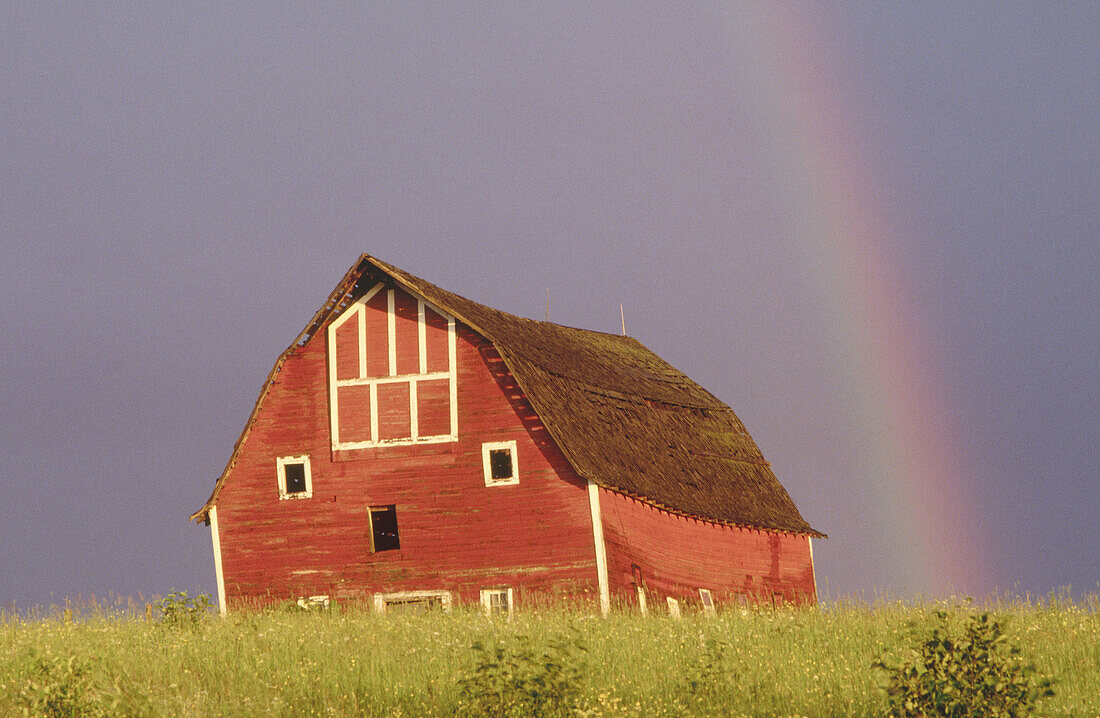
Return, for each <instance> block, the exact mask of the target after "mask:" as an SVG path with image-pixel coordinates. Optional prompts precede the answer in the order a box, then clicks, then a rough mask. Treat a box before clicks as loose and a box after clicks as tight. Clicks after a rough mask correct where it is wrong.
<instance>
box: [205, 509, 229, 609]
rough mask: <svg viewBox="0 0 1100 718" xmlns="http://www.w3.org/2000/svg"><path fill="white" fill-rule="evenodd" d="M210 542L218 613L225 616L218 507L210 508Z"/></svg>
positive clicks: (223, 575)
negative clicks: (216, 589)
mask: <svg viewBox="0 0 1100 718" xmlns="http://www.w3.org/2000/svg"><path fill="white" fill-rule="evenodd" d="M209 516H210V540H211V542H212V543H213V544H214V576H215V577H216V578H217V582H218V613H219V614H220V615H222V616H224V615H225V614H226V611H227V607H226V605H225V574H223V573H222V538H221V534H220V533H219V532H218V507H217V506H211V507H210V514H209Z"/></svg>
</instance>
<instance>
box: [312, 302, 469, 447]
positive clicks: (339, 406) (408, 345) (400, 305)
mask: <svg viewBox="0 0 1100 718" xmlns="http://www.w3.org/2000/svg"><path fill="white" fill-rule="evenodd" d="M455 336H456V335H455V320H454V317H452V316H450V315H448V314H445V313H444V312H443V311H441V310H439V309H437V308H435V307H434V306H432V305H431V304H430V303H428V302H426V301H424V300H423V299H421V298H418V297H415V296H413V295H412V294H409V293H408V292H405V291H404V290H402V289H398V288H392V287H386V286H385V285H383V284H378V285H375V286H374V287H373V288H372V289H371V290H370V291H368V292H367V293H365V294H364V295H363V296H362V297H360V298H359V299H358V300H356V301H355V302H353V303H352V304H351V306H349V307H348V308H347V309H345V310H344V312H343V313H342V314H341V315H340V316H339V317H337V318H336V319H335V320H334V321H333V322H332V323H331V324H330V325H329V327H328V385H329V424H330V427H331V431H332V448H333V450H341V449H344V450H346V449H362V448H367V447H373V446H388V445H401V444H430V443H439V442H446V441H456V440H457V439H458V409H457V385H456V369H455V363H456V359H455V357H456V352H457V344H456V338H455Z"/></svg>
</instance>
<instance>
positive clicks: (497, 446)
mask: <svg viewBox="0 0 1100 718" xmlns="http://www.w3.org/2000/svg"><path fill="white" fill-rule="evenodd" d="M501 449H507V450H508V452H509V454H511V456H512V475H511V476H509V477H507V478H503V479H494V478H493V467H492V462H491V461H490V460H489V457H490V452H493V451H499V450H501ZM481 470H482V474H483V475H484V477H485V485H486V486H507V485H508V484H518V483H519V455H518V454H517V452H516V442H515V441H514V440H513V441H487V442H485V443H484V444H482V445H481Z"/></svg>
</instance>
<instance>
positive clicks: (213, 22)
mask: <svg viewBox="0 0 1100 718" xmlns="http://www.w3.org/2000/svg"><path fill="white" fill-rule="evenodd" d="M761 7H762V6H759V5H750V6H741V7H738V8H735V9H732V10H731V9H729V8H728V7H727V6H726V4H724V3H720V4H716V5H714V6H705V5H702V6H696V9H694V10H690V11H688V10H684V9H683V8H680V7H677V8H675V9H670V10H667V11H662V10H654V9H649V10H644V11H641V10H638V9H637V8H635V9H633V10H631V11H630V12H626V11H619V10H613V9H608V8H603V9H599V8H596V9H593V8H588V9H577V8H575V7H572V6H568V7H553V6H549V5H546V4H531V5H525V6H519V5H516V4H512V3H508V4H502V5H500V6H498V7H496V8H493V9H488V8H485V9H469V8H465V7H460V6H455V7H452V8H451V9H447V10H439V9H438V8H430V9H429V8H426V7H424V8H421V9H409V8H407V7H406V6H405V5H399V6H396V7H391V8H384V9H377V10H376V9H371V10H363V9H360V8H358V7H357V5H354V4H348V5H335V4H325V5H322V6H320V7H316V6H314V7H311V8H310V9H309V10H305V9H303V8H304V6H302V5H300V4H290V3H288V4H268V3H255V4H231V5H229V6H228V7H227V5H226V4H223V3H212V4H209V5H206V6H194V5H188V6H187V8H184V7H182V6H178V5H173V4H164V3H153V4H133V5H129V6H119V5H115V4H110V5H109V6H108V7H100V6H99V4H73V5H71V6H67V5H63V4H60V3H58V4H51V5H44V6H40V5H36V4H35V5H32V4H25V3H6V4H5V6H4V8H3V9H0V320H2V324H0V326H3V327H4V329H5V335H6V341H4V342H3V343H2V344H0V448H2V449H3V462H2V464H0V466H2V469H0V527H2V528H0V604H2V605H5V606H6V605H11V604H12V603H14V604H15V605H16V606H17V607H27V606H30V605H33V604H36V603H46V602H50V601H54V602H57V601H60V600H61V599H63V597H65V596H76V595H77V594H82V595H84V596H87V595H89V594H92V593H94V594H97V595H99V596H103V595H106V594H108V593H110V592H114V593H116V594H120V595H124V596H127V595H132V596H135V597H136V596H137V595H138V594H139V593H141V594H143V595H145V596H150V595H153V594H158V593H164V592H166V591H168V590H171V589H174V588H175V589H187V590H190V591H192V592H197V591H213V589H214V572H213V561H212V554H211V549H210V536H209V531H208V530H207V529H205V528H203V527H200V526H194V525H192V524H188V523H187V516H188V514H190V513H191V512H192V511H194V510H196V509H197V508H198V507H199V506H200V505H201V504H202V502H203V501H204V500H205V499H206V497H207V495H208V494H209V491H210V488H211V487H212V485H213V482H214V480H215V478H216V477H217V476H218V474H220V472H221V470H222V468H223V466H224V463H225V461H226V460H227V458H228V456H229V452H230V450H231V449H232V446H233V443H234V441H235V440H236V438H237V436H238V434H239V432H240V430H241V428H242V427H243V424H244V421H245V419H246V418H247V416H248V413H249V411H250V410H251V407H252V404H253V402H254V401H255V399H256V396H257V393H258V390H259V388H260V385H261V383H262V382H263V380H264V377H265V376H266V374H267V372H268V370H269V369H270V367H271V365H272V364H273V363H274V360H275V358H276V357H277V355H278V354H279V352H280V351H282V350H283V349H284V348H285V347H286V346H287V345H288V344H289V343H290V341H291V340H292V339H293V338H294V337H295V336H296V335H297V334H298V332H299V331H300V330H301V329H302V328H303V327H304V326H305V324H306V322H307V320H308V319H309V318H310V317H311V316H312V314H313V312H314V311H316V309H317V308H318V307H319V306H320V305H321V303H322V301H323V300H324V298H325V297H326V296H327V294H328V292H329V291H330V290H331V289H332V287H333V286H334V285H335V283H336V282H337V281H338V279H339V278H340V276H341V275H342V273H343V272H344V271H345V270H346V269H347V267H348V266H350V265H351V264H352V262H353V261H354V260H355V258H356V257H357V256H358V254H359V253H360V252H363V251H366V252H369V253H371V254H374V255H375V256H378V257H380V258H382V259H384V260H386V261H388V262H391V263H393V264H396V265H397V266H399V267H402V268H404V269H407V270H409V271H411V272H413V273H414V274H418V275H420V276H422V277H424V278H426V279H428V280H430V281H432V282H435V283H437V284H439V285H441V286H443V287H445V288H447V289H450V290H452V291H456V292H458V293H460V294H463V295H466V296H468V297H470V298H472V299H475V300H478V301H481V302H483V303H486V304H489V305H491V306H494V307H497V308H500V309H503V310H506V311H511V312H513V313H516V314H521V315H525V316H531V317H536V318H542V316H543V314H544V312H545V301H546V291H547V290H548V289H549V291H550V294H551V304H552V306H551V318H552V319H553V320H554V321H557V322H559V323H562V324H569V325H574V326H581V327H585V328H589V329H598V330H603V331H617V330H618V325H619V303H620V302H622V303H623V304H624V305H625V312H626V318H627V329H628V331H629V333H630V334H632V335H633V336H636V337H637V338H639V339H640V340H641V341H642V342H643V343H645V344H646V345H647V346H649V347H650V348H652V349H653V350H654V351H656V352H657V353H658V354H660V355H662V356H663V357H664V358H666V359H668V360H669V361H670V362H672V363H673V364H674V365H676V366H677V367H679V368H680V369H682V370H683V371H685V372H686V373H687V374H688V375H689V376H691V377H693V378H694V379H696V380H697V381H698V382H700V383H701V384H702V385H703V386H704V387H706V388H707V389H709V390H710V391H712V392H713V393H714V394H716V395H717V396H718V397H719V398H721V399H723V400H724V401H726V402H727V403H729V404H730V405H731V406H732V407H733V408H734V409H735V410H736V411H737V412H738V414H739V415H740V417H741V418H742V420H743V421H744V422H745V423H746V424H747V426H748V428H749V431H750V432H751V433H752V434H753V436H754V438H755V439H756V440H757V443H758V444H760V446H761V448H762V449H763V451H764V453H765V455H766V456H767V457H768V458H769V459H770V460H771V461H772V464H773V466H774V468H775V470H776V473H777V475H778V476H779V479H780V481H781V482H782V483H783V484H784V485H785V486H786V487H787V489H788V491H789V492H790V493H791V495H792V496H793V498H794V499H795V501H796V503H797V504H798V506H799V508H800V510H801V511H802V513H803V515H804V516H805V517H806V518H807V519H808V520H809V521H810V523H811V524H812V525H814V526H815V527H816V528H819V529H820V530H822V531H825V532H826V533H828V534H829V535H830V539H829V540H827V541H821V542H817V543H815V547H814V549H815V558H816V561H817V569H818V580H819V585H821V587H822V589H823V590H825V591H826V592H827V593H828V594H829V595H831V596H837V595H844V594H848V593H853V592H855V593H859V592H862V593H864V594H867V595H869V594H870V593H871V592H873V591H875V590H883V591H887V592H896V593H901V594H904V595H912V594H914V593H917V592H926V593H932V594H935V593H938V592H942V591H944V590H948V589H956V590H959V591H966V592H970V593H974V594H987V593H989V592H992V591H996V590H1001V591H1019V592H1023V591H1030V592H1032V593H1033V594H1034V593H1038V594H1045V593H1047V592H1049V591H1051V590H1054V589H1057V588H1058V587H1061V586H1064V585H1067V584H1072V586H1073V588H1074V590H1075V591H1080V592H1085V591H1095V590H1097V581H1098V580H1100V569H1098V565H1100V562H1098V560H1097V558H1096V557H1097V556H1100V530H1098V529H1097V520H1096V517H1097V516H1100V490H1098V488H1100V487H1098V483H1100V482H1098V478H1100V470H1098V468H1097V466H1098V465H1100V452H1098V451H1097V445H1098V428H1100V365H1098V359H1097V357H1098V356H1100V291H1098V290H1100V287H1098V286H1097V276H1098V275H1100V248H1098V242H1100V221H1098V209H1097V208H1098V205H1100V202H1098V198H1100V186H1098V184H1100V183H1098V180H1097V175H1098V173H1097V167H1100V127H1098V122H1097V119H1096V118H1097V117H1100V101H1098V99H1100V80H1098V76H1097V69H1096V68H1097V67H1100V51H1098V47H1100V45H1098V44H1097V42H1096V38H1097V37H1100V11H1098V10H1097V6H1096V5H1093V4H1084V3H1082V4H1077V5H1074V4H1069V3H1065V4H1058V5H1049V6H1041V7H1030V6H1028V5H1026V4H1012V5H1008V6H1006V5H996V6H994V5H977V6H975V5H971V4H969V3H964V4H959V5H944V4H935V5H933V4H905V5H903V6H901V7H894V6H892V5H891V6H888V7H881V6H873V5H872V6H866V7H864V6H862V5H845V6H843V7H841V8H838V7H833V6H821V7H816V8H814V7H812V6H811V7H810V8H809V9H803V10H801V11H798V13H797V16H798V17H799V19H800V22H801V23H802V25H803V26H804V27H806V28H809V29H810V30H811V31H812V39H813V41H814V43H813V45H812V46H810V47H800V48H787V47H784V46H783V45H782V42H781V41H782V39H783V38H784V37H786V35H785V34H784V27H783V21H782V18H783V17H784V16H790V17H794V16H795V14H794V11H790V12H788V11H779V12H772V13H764V12H763V11H762V10H761ZM479 8H480V6H479ZM769 18H770V19H769ZM776 18H779V19H778V20H777V19H776ZM769 22H770V23H772V25H769V24H768V23H769ZM821 48H824V49H826V50H827V52H822V53H820V54H815V52H816V50H817V49H821ZM762 50H764V51H767V52H766V53H763V54H762V52H761V51H762ZM785 54H786V55H788V56H790V57H793V58H796V59H798V61H800V62H805V61H807V60H810V61H812V62H813V63H814V64H813V67H808V66H807V67H805V68H803V69H805V70H806V71H807V76H817V77H825V78H828V79H829V83H826V84H827V85H828V87H826V86H825V85H823V86H822V87H821V88H820V89H819V88H818V87H816V86H811V87H808V88H806V92H807V93H808V96H809V97H810V98H811V101H812V104H813V105H814V106H815V107H816V108H817V112H819V113H821V116H822V117H823V118H824V119H825V120H828V119H829V113H830V112H834V111H836V112H840V111H841V110H842V109H843V110H844V111H845V112H844V122H846V123H849V124H847V125H846V126H847V127H848V129H849V130H850V131H851V137H852V138H853V141H852V143H851V146H838V147H835V148H832V151H833V152H834V153H835V154H836V155H837V156H840V157H841V158H842V159H845V160H846V162H845V163H846V164H848V165H850V166H855V167H858V168H860V169H861V172H862V177H863V180H864V181H866V182H868V183H870V184H871V185H872V186H874V187H875V189H876V191H877V192H878V196H879V198H880V206H879V207H878V212H879V213H880V214H881V215H882V216H883V217H885V218H887V219H888V220H889V223H890V226H891V227H892V228H894V230H895V231H891V232H890V233H889V234H888V235H887V236H883V237H882V238H881V248H882V251H883V252H884V253H885V254H886V255H888V256H890V257H895V258H897V262H896V263H895V264H894V265H893V266H892V269H891V271H892V276H893V278H894V279H896V280H897V286H898V291H899V292H900V291H904V292H905V293H906V295H907V296H905V297H904V298H903V299H904V302H905V305H906V306H908V307H911V308H912V309H913V310H914V311H915V312H916V315H911V316H908V317H902V318H903V319H906V320H912V321H914V322H917V323H919V324H920V325H921V326H923V327H924V329H923V332H924V334H923V335H922V336H923V340H922V343H924V344H926V345H925V346H920V347H914V356H917V357H921V358H928V359H930V360H934V361H933V362H932V363H930V364H929V366H928V371H929V372H931V376H932V385H931V386H932V389H934V391H935V397H934V402H933V404H934V405H935V406H937V407H938V408H939V412H938V413H937V415H936V416H934V417H930V418H929V420H930V421H932V422H936V424H937V427H938V428H939V429H940V430H941V431H942V433H943V434H944V435H946V436H948V437H949V439H950V442H951V445H952V447H954V449H956V450H957V456H958V457H960V459H959V460H960V461H961V462H962V464H961V466H960V467H959V468H960V474H959V476H958V477H957V478H956V479H955V480H959V481H965V483H966V486H965V487H961V488H962V489H963V491H962V493H964V494H966V495H969V496H972V497H974V498H975V500H974V502H973V503H972V504H971V505H967V506H960V507H957V513H958V514H959V516H958V518H959V520H960V522H961V526H962V528H963V531H964V535H965V538H966V540H967V541H968V542H969V543H970V544H971V545H970V546H969V547H968V550H969V551H970V552H971V553H972V554H973V555H974V556H978V557H980V561H979V562H978V563H977V564H976V565H973V566H970V567H969V568H970V569H971V571H970V572H969V573H968V574H967V576H966V577H965V579H964V580H963V581H961V582H960V581H959V579H958V577H956V578H955V579H954V581H953V582H952V584H951V585H950V586H948V585H947V577H946V576H943V575H938V574H937V573H936V565H937V564H936V562H933V563H932V564H929V565H926V566H924V569H923V570H922V571H917V572H910V571H907V570H905V569H904V568H903V566H902V565H901V564H902V563H903V562H902V561H900V560H899V559H898V557H899V556H904V555H905V553H906V550H907V549H906V545H905V544H906V541H905V537H904V536H899V535H898V534H897V532H896V531H895V532H891V530H890V527H889V526H888V524H889V523H890V519H889V515H888V514H886V513H884V512H883V495H885V494H887V493H889V492H888V491H887V490H886V489H884V488H883V487H882V482H883V481H884V480H885V479H884V478H883V477H881V476H878V475H876V474H875V472H874V470H873V462H870V461H869V460H867V458H866V457H868V456H871V455H875V454H889V453H890V451H892V447H891V446H889V445H886V443H888V442H886V440H885V439H884V434H882V433H879V432H876V431H874V430H873V429H874V427H873V424H872V423H871V422H869V420H868V417H867V416H861V415H859V407H860V405H861V397H859V396H858V395H856V393H857V390H856V388H855V387H854V386H853V384H852V383H851V381H850V378H851V376H852V375H853V374H858V373H859V367H860V362H866V361H868V356H866V355H863V354H861V353H860V352H859V351H858V349H857V348H854V347H852V346H849V345H846V344H845V343H844V342H843V339H842V338H841V337H839V336H838V335H837V334H836V333H835V332H834V331H832V327H831V325H830V323H829V321H830V316H829V308H830V307H829V305H830V295H829V294H828V292H823V290H822V287H823V286H827V285H828V284H829V282H832V283H833V285H832V286H834V289H836V290H838V291H841V292H843V291H844V287H845V282H848V281H850V282H851V283H852V284H853V285H858V284H859V283H860V282H861V281H864V280H869V279H873V278H867V277H851V276H847V277H845V276H844V275H843V273H842V274H841V275H840V279H839V281H840V284H839V285H837V284H836V282H837V281H838V279H837V277H836V276H833V275H830V274H829V272H830V270H829V269H828V268H827V267H826V266H824V265H823V264H820V263H818V262H817V260H818V259H820V258H821V257H819V256H818V255H815V254H814V253H813V252H811V251H808V249H807V236H806V235H803V234H799V233H797V232H792V231H791V227H792V226H793V225H794V224H795V219H797V218H799V217H802V216H804V215H805V207H803V206H800V203H801V202H803V201H804V200H803V199H800V197H799V196H798V194H797V192H791V191H790V189H791V187H792V179H791V176H790V173H789V169H790V168H789V160H790V156H791V154H792V152H794V154H795V155H797V151H798V149H799V147H798V146H797V145H796V144H795V145H792V144H791V143H789V142H788V141H787V140H789V139H790V138H792V137H794V136H796V134H797V127H796V124H797V118H792V117H788V116H785V115H784V114H783V113H782V112H778V111H776V110H775V108H777V107H779V108H781V107H783V106H784V101H785V99H786V98H784V97H781V96H777V94H776V93H781V92H783V91H784V86H783V84H782V83H781V82H778V81H775V82H773V81H772V79H773V78H774V77H776V76H777V74H776V73H777V71H776V69H775V68H774V67H773V66H772V65H773V64H774V63H775V61H776V58H783V57H784V56H785ZM788 69H789V68H788ZM794 70H795V71H796V72H797V71H798V70H799V68H798V67H797V66H796V67H795V68H794ZM838 88H839V91H842V93H843V94H842V95H837V94H835V93H836V92H837V91H838ZM818 92H819V93H820V96H816V95H815V93H818ZM841 96H843V97H846V98H849V99H858V103H856V104H855V105H853V106H849V107H847V108H841V107H839V106H838V105H837V99H838V97H841ZM857 109H858V112H856V111H854V110H857ZM795 158H796V159H797V156H796V157H795ZM806 201H808V200H806ZM810 229H811V230H812V227H811V228H810ZM807 260H809V261H807ZM834 319H835V318H834ZM895 329H896V331H897V332H899V333H901V334H902V335H904V333H905V331H906V327H905V326H898V327H895ZM853 367H855V368H853ZM904 389H905V388H904V387H901V388H900V390H899V391H901V392H904ZM895 509H896V507H895ZM960 583H961V585H959V584H960Z"/></svg>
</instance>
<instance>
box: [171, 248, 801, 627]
mask: <svg viewBox="0 0 1100 718" xmlns="http://www.w3.org/2000/svg"><path fill="white" fill-rule="evenodd" d="M191 519H192V520H195V521H203V522H205V523H207V524H208V525H209V526H210V527H211V533H212V536H213V543H214V561H215V569H216V574H217V582H218V601H219V605H220V606H221V610H222V611H223V612H224V611H225V610H226V609H227V607H228V606H232V605H255V604H265V603H274V602H284V601H288V600H299V599H302V600H306V601H308V600H314V601H318V602H327V601H328V600H329V599H338V600H341V601H371V602H373V604H374V606H375V607H377V608H378V609H379V610H385V609H386V607H388V606H394V605H399V604H421V605H442V606H444V607H447V606H450V605H452V604H455V603H463V604H477V603H478V602H480V603H481V604H482V605H484V606H485V607H486V609H488V610H497V609H500V610H508V611H510V610H512V607H513V606H514V605H522V604H524V603H527V604H532V603H535V602H540V601H542V602H546V601H554V602H562V601H570V602H576V601H581V602H585V601H587V602H591V603H593V604H594V603H596V602H597V601H598V603H599V605H600V607H601V609H602V610H603V611H604V612H606V611H607V610H608V608H609V606H610V605H611V603H612V601H615V602H616V603H617V604H619V605H623V606H628V605H635V606H639V607H640V608H641V609H642V610H646V607H647V604H648V607H649V608H650V609H651V610H652V609H654V608H656V607H657V606H660V608H661V610H665V609H666V608H667V610H670V611H678V610H679V607H680V605H681V604H687V605H691V606H694V607H696V608H702V609H703V610H713V609H714V607H715V606H717V607H722V606H728V605H737V604H742V603H746V602H761V601H763V602H773V601H784V602H795V603H813V602H815V601H816V588H815V582H814V568H813V551H812V547H811V543H810V542H811V538H812V537H816V536H823V534H821V533H819V532H817V531H815V530H814V529H812V528H811V527H810V525H809V524H808V523H806V521H805V520H804V519H803V518H802V516H801V515H800V514H799V513H798V509H796V508H795V505H794V503H793V502H792V501H791V498H790V496H788V494H787V492H786V491H785V490H784V489H783V487H782V486H781V485H780V484H779V481H778V480H777V479H776V478H775V475H774V474H773V473H772V470H771V468H770V467H769V464H768V462H767V461H766V460H765V459H764V457H763V455H762V454H761V452H760V449H759V448H757V446H756V443H755V442H754V441H753V440H752V438H751V437H750V436H749V434H748V432H746V431H745V427H744V426H743V425H742V424H741V421H740V420H739V419H738V418H737V416H736V415H735V414H734V413H733V411H732V410H731V409H730V408H729V407H728V406H726V405H725V404H723V403H722V402H721V401H719V400H718V399H716V398H715V397H714V396H713V395H711V394H710V393H709V392H707V391H706V390H705V389H703V388H702V387H700V386H699V385H698V384H696V383H695V382H693V381H692V380H691V379H689V378H687V377H686V376H684V375H683V374H682V373H680V372H679V371H677V370H676V369H675V368H673V367H672V366H670V365H669V364H668V363H667V362H665V361H663V360H662V359H661V358H660V357H658V356H657V355H655V354H654V353H653V352H651V351H650V350H648V349H646V348H645V347H644V346H642V345H641V344H640V343H639V342H638V341H637V340H635V339H632V338H629V337H626V336H616V335H611V334H604V333H601V332H594V331H587V330H583V329H573V328H570V327H563V326H559V325H557V324H552V323H550V322H540V321H534V320H531V319H524V318H522V317H517V316H513V315H511V314H506V313H504V312H501V311H497V310H495V309H491V308H489V307H486V306H483V305H481V304H477V303H476V302H472V301H470V300H469V299H465V298H463V297H460V296H458V295H456V294H452V293H451V292H447V291H445V290H443V289H440V288H439V287H436V286H434V285H432V284H430V283H428V282H426V281H424V280H423V279H419V278H418V277H414V276H412V275H411V274H408V273H407V272H404V271H402V270H400V269H398V268H396V267H393V266H391V265H389V264H386V263H385V262H382V261H380V260H377V259H375V258H373V257H370V256H368V255H363V256H362V257H360V258H359V261H357V262H356V263H355V265H354V266H353V267H352V268H351V269H350V270H349V271H348V273H347V275H345V276H344V278H343V279H342V280H341V281H340V283H339V284H338V285H337V286H336V289H335V290H333V292H332V294H331V295H330V296H329V298H328V300H327V301H326V302H325V304H324V306H323V307H321V309H320V311H318V312H317V314H316V315H315V316H314V317H313V319H312V320H311V321H310V322H309V325H308V326H307V327H306V328H305V330H304V331H303V332H302V333H301V334H300V335H299V336H298V338H297V339H296V340H295V341H294V343H293V344H291V345H290V347H289V348H288V349H287V350H286V351H285V352H283V354H282V355H281V356H280V357H279V359H278V361H277V362H276V363H275V366H274V368H273V369H272V370H271V373H270V374H269V375H268V377H267V381H266V382H265V383H264V385H263V389H262V390H261V392H260V397H259V399H258V400H257V401H256V405H255V407H254V408H253V410H252V415H251V416H250V417H249V419H248V423H247V424H246V425H245V427H244V431H243V432H242V433H241V436H240V438H239V439H238V440H237V443H236V445H235V446H234V448H233V454H232V456H231V457H230V459H229V463H228V464H227V465H226V467H225V471H223V472H222V475H221V476H220V477H219V478H218V480H217V483H216V484H215V486H214V490H213V492H212V493H211V495H210V498H209V499H207V501H206V503H205V504H203V506H202V508H200V509H199V510H198V511H196V512H195V513H194V514H193V515H192V516H191Z"/></svg>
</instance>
